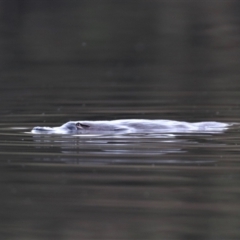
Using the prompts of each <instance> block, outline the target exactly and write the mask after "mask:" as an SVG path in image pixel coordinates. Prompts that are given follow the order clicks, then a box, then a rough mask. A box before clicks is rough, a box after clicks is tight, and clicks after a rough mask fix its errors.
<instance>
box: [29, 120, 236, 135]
mask: <svg viewBox="0 0 240 240" xmlns="http://www.w3.org/2000/svg"><path fill="white" fill-rule="evenodd" d="M231 125H232V124H228V123H221V122H197V123H189V122H183V121H173V120H146V119H126V120H112V121H70V122H67V123H65V124H63V125H62V126H60V127H34V128H33V129H32V131H31V132H32V133H37V134H41V133H42V134H100V133H102V134H104V133H110V134H124V133H185V132H199V133H201V132H222V131H224V130H226V129H227V128H228V127H229V126H231Z"/></svg>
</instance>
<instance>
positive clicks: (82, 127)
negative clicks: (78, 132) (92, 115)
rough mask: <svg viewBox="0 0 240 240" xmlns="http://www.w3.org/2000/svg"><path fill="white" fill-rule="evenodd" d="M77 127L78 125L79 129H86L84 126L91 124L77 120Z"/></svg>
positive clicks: (87, 126)
mask: <svg viewBox="0 0 240 240" xmlns="http://www.w3.org/2000/svg"><path fill="white" fill-rule="evenodd" d="M76 127H77V129H84V128H89V127H90V126H89V125H87V124H83V123H80V122H77V123H76Z"/></svg>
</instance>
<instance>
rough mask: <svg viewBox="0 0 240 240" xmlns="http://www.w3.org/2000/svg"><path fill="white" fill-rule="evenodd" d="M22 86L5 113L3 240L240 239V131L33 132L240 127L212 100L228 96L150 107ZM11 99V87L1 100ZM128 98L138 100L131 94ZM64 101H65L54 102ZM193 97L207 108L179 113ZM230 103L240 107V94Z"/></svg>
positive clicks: (174, 95) (0, 138) (172, 97)
mask: <svg viewBox="0 0 240 240" xmlns="http://www.w3.org/2000/svg"><path fill="white" fill-rule="evenodd" d="M45 82H46V81H45ZM15 86H17V87H16V91H15V93H21V94H22V96H23V97H19V96H18V95H17V94H16V95H15V96H14V98H13V99H12V98H11V99H10V98H8V100H10V101H6V102H4V101H3V102H2V105H1V111H2V113H3V114H2V116H1V120H0V121H1V123H0V124H1V128H0V149H1V150H0V159H1V160H0V161H1V170H0V171H1V197H0V204H1V206H2V210H1V213H0V214H1V219H2V223H1V236H2V239H238V238H239V237H240V231H239V226H240V202H239V193H240V188H239V186H240V166H239V165H240V161H239V144H240V141H239V139H240V138H239V137H240V133H239V127H238V126H233V127H231V128H230V129H229V130H227V131H225V132H222V133H217V134H211V133H192V134H191V133H185V134H184V133H183V134H180V133H176V134H174V133H171V134H130V135H102V136H101V135H100V136H99V135H98V136H97V135H83V136H81V135H80V136H71V135H33V134H31V133H30V130H31V129H32V127H33V126H37V125H40V126H45V125H47V126H58V125H60V124H62V123H64V122H66V121H68V120H80V119H83V120H86V119H90V120H96V119H118V118H132V117H134V118H143V117H144V118H150V119H161V118H163V119H169V118H171V119H174V120H187V121H203V120H217V121H222V122H237V121H238V118H237V115H238V112H239V110H237V107H236V105H234V104H233V103H231V104H230V103H227V104H223V103H221V99H220V100H219V104H218V105H215V102H214V94H215V96H216V95H218V94H220V93H221V94H223V95H225V96H228V95H230V92H229V91H228V90H226V91H220V93H219V92H212V91H209V92H205V93H202V94H203V95H205V96H206V97H207V96H208V97H211V98H213V102H209V103H208V104H209V105H207V104H206V103H205V100H201V99H200V98H198V97H200V96H201V93H198V92H194V91H192V92H191V91H187V92H183V91H174V92H168V93H166V92H165V93H163V96H162V94H160V95H161V96H160V100H159V101H155V100H153V99H151V98H152V97H153V96H152V94H155V93H154V92H152V91H148V90H146V91H145V92H144V95H146V96H147V99H148V101H143V100H142V101H139V100H135V99H128V98H122V97H121V96H116V97H115V99H113V98H111V101H109V100H104V99H103V100H101V101H94V100H91V101H90V100H89V99H90V98H92V94H93V93H92V92H95V93H97V89H96V88H95V87H92V88H89V87H88V88H87V89H86V88H85V89H82V88H81V87H78V88H74V82H70V83H69V84H68V85H67V84H66V85H65V86H66V87H65V88H64V90H63V89H62V88H59V89H57V90H55V91H54V90H53V89H54V88H55V86H56V85H55V86H52V88H51V87H49V88H42V89H41V88H34V87H32V86H31V87H29V86H27V84H25V85H24V87H25V88H26V89H28V90H27V91H26V92H24V91H23V89H22V86H23V85H18V84H16V85H15ZM67 86H68V87H67ZM119 87H122V85H121V86H119ZM97 88H98V90H99V87H98V86H97ZM103 88H104V86H102V87H101V88H100V89H101V93H102V94H103V95H104V90H103ZM51 89H52V92H51ZM89 89H91V91H92V92H91V91H88V90H89ZM45 90H46V91H45ZM140 90H141V89H140ZM8 91H9V92H10V90H9V89H8V88H7V87H5V89H4V91H3V94H4V93H5V94H6V95H7V92H8ZM11 91H12V89H11ZM48 91H49V92H48ZM86 91H88V93H86ZM53 93H54V98H50V95H51V94H53ZM123 93H124V94H125V95H126V96H128V97H129V98H130V96H131V93H133V92H131V91H130V90H126V91H125V92H124V91H123ZM231 93H232V92H231ZM108 94H111V92H110V91H109V90H108V91H107V92H105V95H104V96H105V97H106V96H107V95H108ZM44 95H45V96H46V98H43V96H44ZM60 95H61V96H62V100H56V99H57V98H58V96H59V98H60ZM87 95H89V97H86V96H87ZM140 95H141V91H140V93H138V94H136V96H137V98H138V97H139V98H140ZM8 96H9V95H8ZM34 96H35V97H34ZM186 96H187V97H189V98H191V97H194V99H195V101H199V102H201V104H202V105H203V106H204V107H200V106H198V107H196V106H195V103H194V104H192V102H191V101H189V103H188V104H187V103H186V104H185V105H183V104H181V105H178V104H177V100H176V99H179V101H182V100H183V99H185V98H186ZM48 97H49V98H48ZM36 98H38V99H41V102H40V101H39V102H38V100H37V99H36ZM78 98H80V99H81V98H82V99H84V101H83V102H82V103H81V100H77V99H78ZM231 98H233V100H237V99H236V98H235V95H234V92H233V94H231ZM231 98H229V99H230V100H229V101H231ZM93 99H94V98H93ZM205 99H206V98H205ZM161 101H165V103H164V104H162V103H161ZM9 105H11V107H9ZM9 109H13V110H11V112H8V111H9ZM234 109H235V110H234ZM44 111H45V112H44ZM199 116H202V118H200V117H199Z"/></svg>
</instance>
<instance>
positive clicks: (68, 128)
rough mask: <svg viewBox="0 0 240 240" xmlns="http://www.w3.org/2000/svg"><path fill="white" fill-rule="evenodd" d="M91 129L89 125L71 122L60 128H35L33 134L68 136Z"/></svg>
mask: <svg viewBox="0 0 240 240" xmlns="http://www.w3.org/2000/svg"><path fill="white" fill-rule="evenodd" d="M88 128H89V125H86V124H83V123H80V122H73V121H69V122H67V123H65V124H63V125H62V126H60V127H34V128H33V129H32V133H44V134H48V133H59V134H66V133H77V132H78V131H83V130H86V129H88Z"/></svg>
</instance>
